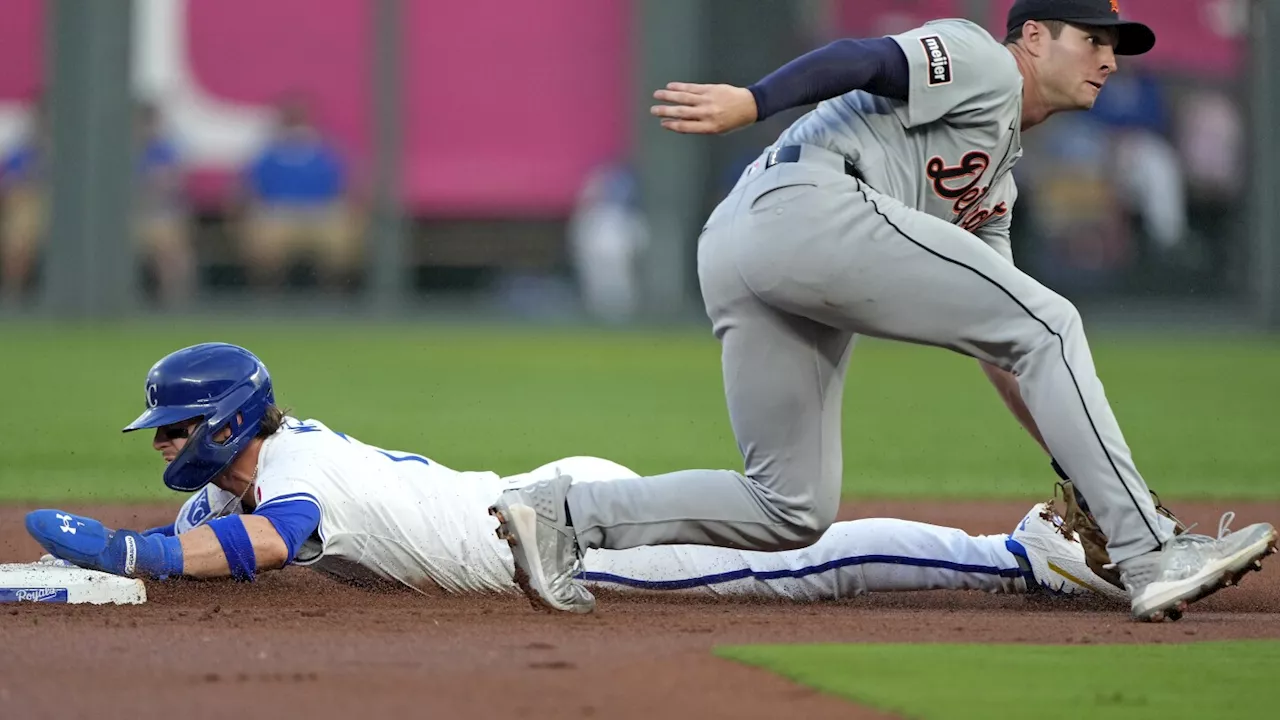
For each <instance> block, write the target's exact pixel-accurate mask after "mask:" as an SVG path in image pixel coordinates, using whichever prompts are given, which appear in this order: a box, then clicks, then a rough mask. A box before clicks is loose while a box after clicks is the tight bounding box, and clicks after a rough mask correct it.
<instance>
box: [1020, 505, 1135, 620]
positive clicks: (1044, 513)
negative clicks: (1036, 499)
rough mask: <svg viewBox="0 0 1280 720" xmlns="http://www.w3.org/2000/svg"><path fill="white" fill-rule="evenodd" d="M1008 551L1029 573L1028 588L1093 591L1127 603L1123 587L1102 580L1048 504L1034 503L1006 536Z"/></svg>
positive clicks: (1064, 592) (1076, 592)
mask: <svg viewBox="0 0 1280 720" xmlns="http://www.w3.org/2000/svg"><path fill="white" fill-rule="evenodd" d="M1007 545H1008V547H1009V551H1010V552H1012V553H1013V554H1014V555H1016V556H1018V558H1019V564H1024V563H1025V567H1026V569H1027V571H1028V573H1029V577H1026V581H1027V589H1028V591H1031V592H1047V593H1048V594H1050V595H1076V596H1081V595H1085V594H1096V595H1101V596H1103V597H1106V598H1108V599H1111V600H1115V601H1117V602H1127V601H1128V600H1129V596H1128V594H1126V593H1125V591H1124V590H1121V589H1120V588H1118V587H1116V586H1115V585H1112V584H1111V583H1109V582H1107V581H1106V580H1103V579H1102V578H1101V577H1099V576H1098V574H1097V573H1095V572H1094V571H1093V570H1091V569H1089V565H1088V563H1086V562H1085V556H1084V546H1082V545H1081V544H1080V542H1079V540H1078V539H1077V538H1076V535H1075V533H1073V532H1071V531H1070V530H1067V529H1066V528H1064V527H1063V526H1062V518H1060V517H1058V515H1057V513H1055V512H1053V510H1052V509H1051V508H1049V506H1048V504H1047V503H1036V504H1035V505H1033V506H1032V507H1031V511H1030V512H1028V513H1027V515H1026V517H1024V518H1022V522H1020V523H1018V526H1017V527H1016V528H1014V530H1013V532H1012V533H1010V535H1009V541H1008V543H1007Z"/></svg>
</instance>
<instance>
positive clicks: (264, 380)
mask: <svg viewBox="0 0 1280 720" xmlns="http://www.w3.org/2000/svg"><path fill="white" fill-rule="evenodd" d="M144 387H145V392H146V404H147V409H146V410H144V411H143V412H142V414H141V415H139V416H138V419H137V420H134V421H133V422H132V423H129V425H128V426H127V427H125V429H124V432H130V431H133V430H142V429H149V428H158V427H163V426H165V425H172V424H174V423H179V422H182V421H184V420H193V419H196V418H203V420H204V421H203V422H202V423H200V424H199V425H197V426H196V429H195V431H194V432H192V433H191V436H190V437H189V438H188V439H187V444H186V446H185V447H183V448H182V450H181V451H180V452H179V453H178V455H177V457H175V458H174V459H173V461H172V462H170V463H169V465H168V467H166V468H165V469H164V484H165V485H168V486H169V487H170V488H173V489H174V490H181V491H183V492H195V491H196V490H199V489H200V488H202V487H204V486H205V485H207V484H209V482H210V481H211V480H213V479H214V478H215V477H217V476H218V474H219V473H221V472H223V471H224V470H226V469H227V467H228V466H229V465H230V464H231V461H232V460H234V459H235V457H236V455H238V454H240V451H241V450H244V448H245V446H246V445H247V444H248V443H249V441H250V440H252V439H253V437H254V435H256V434H257V432H258V430H259V428H261V427H262V419H263V417H264V416H265V415H266V412H267V408H269V407H271V406H272V405H273V404H274V403H275V394H274V392H273V391H272V388H271V375H270V374H269V373H268V372H267V366H266V365H263V364H262V361H261V360H259V359H258V358H257V357H256V356H255V355H254V354H253V353H251V352H249V351H248V350H245V349H244V348H242V347H239V346H236V345H229V344H227V343H204V344H201V345H193V346H191V347H188V348H183V349H181V350H178V351H176V352H173V353H170V354H168V355H166V356H164V357H163V358H161V359H160V361H159V362H157V363H156V364H155V365H153V366H151V371H150V372H148V373H147V382H146V385H145V386H144ZM224 428H230V430H231V436H230V437H228V438H226V439H225V440H223V441H222V442H215V441H214V436H215V435H217V434H218V433H219V432H220V431H221V430H223V429H224Z"/></svg>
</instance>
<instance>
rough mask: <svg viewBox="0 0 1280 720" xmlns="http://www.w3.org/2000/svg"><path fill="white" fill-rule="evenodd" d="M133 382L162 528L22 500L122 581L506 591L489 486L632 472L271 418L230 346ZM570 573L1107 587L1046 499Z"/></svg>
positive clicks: (653, 585) (593, 557)
mask: <svg viewBox="0 0 1280 720" xmlns="http://www.w3.org/2000/svg"><path fill="white" fill-rule="evenodd" d="M145 394H146V406H147V407H146V410H145V411H144V412H143V413H142V415H141V416H139V417H138V418H137V419H136V420H135V421H134V422H133V423H131V424H130V425H129V426H128V427H127V428H125V430H126V431H132V430H141V429H148V430H153V431H154V435H153V439H152V445H153V447H154V448H155V450H156V451H158V452H159V453H160V454H161V455H162V456H163V457H164V460H165V462H166V467H165V471H164V482H165V484H166V485H168V486H169V487H170V488H173V489H176V490H181V491H188V492H192V493H193V494H192V495H191V497H190V498H189V499H188V500H187V501H186V503H185V504H184V505H183V506H182V508H181V510H180V511H179V513H178V516H177V519H176V521H175V523H174V524H173V525H170V526H166V527H161V528H153V529H151V530H148V531H145V532H134V531H129V530H112V529H108V528H106V527H104V526H103V525H102V524H101V523H100V522H98V521H96V520H94V519H92V518H88V517H83V516H78V515H74V514H71V513H66V512H63V511H60V510H36V511H33V512H31V513H30V514H29V515H28V516H27V528H28V531H29V532H30V533H31V535H32V536H33V537H34V538H35V539H36V540H37V541H39V542H40V544H41V545H42V546H43V547H44V548H45V549H46V550H47V551H48V552H50V553H51V554H53V555H54V556H56V557H57V558H61V559H63V560H66V561H69V562H71V563H74V564H76V565H79V566H81V567H85V568H89V569H93V570H103V571H106V572H110V573H115V574H117V575H125V576H131V577H150V578H165V577H172V576H181V575H185V576H191V577H225V576H232V577H235V578H238V579H244V580H252V579H253V578H254V577H255V576H256V574H257V573H259V572H263V571H267V570H271V569H275V568H280V567H283V566H285V565H289V564H297V565H304V566H308V567H310V568H313V569H315V570H317V571H321V572H324V573H326V574H329V575H332V576H336V577H338V578H340V579H343V580H346V581H353V582H369V581H373V582H378V581H381V582H387V581H390V582H394V583H400V584H403V585H406V586H408V587H410V588H414V589H417V590H419V591H424V592H425V591H430V590H433V589H437V588H439V589H443V590H445V591H449V592H508V591H509V592H514V591H515V589H516V585H515V583H514V581H513V575H514V572H515V566H514V562H513V559H512V555H511V552H510V549H509V547H508V545H507V543H505V542H503V541H501V540H499V539H498V538H497V537H496V535H495V533H494V529H495V528H496V523H495V521H494V519H493V518H492V517H490V516H489V514H488V513H487V508H488V507H489V505H490V504H492V503H493V501H494V499H495V498H497V497H498V496H499V495H500V494H501V493H502V491H503V490H504V489H505V488H508V487H519V486H523V485H526V484H528V483H530V482H534V481H537V480H539V479H546V478H550V477H555V476H556V474H557V472H571V473H573V475H574V476H575V477H577V478H578V480H577V481H578V482H581V483H590V482H596V481H600V482H604V481H608V482H616V481H617V478H625V477H635V476H636V475H635V473H633V472H631V471H630V470H628V469H626V468H624V467H622V466H620V465H618V464H616V463H613V462H610V461H608V460H603V459H600V458H590V457H574V458H565V459H563V460H559V461H556V462H555V463H552V464H549V465H546V466H544V467H541V468H538V469H536V470H534V471H532V472H530V473H526V474H523V475H517V476H514V477H509V478H505V479H504V478H500V477H499V476H498V475H496V474H494V473H491V472H458V471H455V470H452V469H450V468H447V467H445V466H444V465H441V464H440V463H439V462H436V461H435V460H433V459H428V458H426V457H424V456H421V455H416V454H412V453H405V452H395V451H389V450H383V449H380V448H377V447H373V446H371V445H367V444H365V443H362V442H360V441H359V440H356V439H355V438H352V437H349V436H346V435H344V434H342V433H340V432H336V431H334V430H331V429H329V428H328V427H326V426H325V425H324V424H323V423H321V422H319V421H316V420H306V421H301V420H298V419H296V418H293V417H289V416H286V415H285V414H284V413H283V412H282V411H281V410H280V409H279V408H278V407H277V406H276V405H275V397H274V390H273V386H272V382H271V376H270V374H269V373H268V371H267V368H266V367H265V366H264V365H263V364H262V363H261V362H260V361H259V359H258V358H257V357H255V356H254V355H253V354H252V353H250V352H249V351H248V350H246V349H244V348H240V347H237V346H234V345H226V344H220V343H210V344H204V345H197V346H193V347H190V348H185V349H182V350H179V351H177V352H174V353H172V354H170V355H168V356H166V357H165V358H163V359H161V360H160V361H159V362H158V363H156V365H155V366H153V367H152V368H151V370H150V372H149V373H148V375H147V379H146V383H145ZM580 579H581V580H583V581H584V582H586V583H588V584H590V585H592V586H593V587H612V588H616V589H619V590H622V591H635V592H646V591H685V592H691V593H699V594H704V595H726V596H728V595H733V596H744V597H759V598H784V599H790V600H821V599H833V598H843V597H851V596H855V595H859V594H862V593H867V592H878V591H900V590H930V589H947V588H955V589H975V590H982V591H987V592H993V593H1024V592H1036V593H1040V594H1050V595H1073V594H1082V593H1086V592H1097V593H1099V594H1101V595H1103V596H1106V597H1113V598H1114V597H1115V596H1117V595H1119V596H1121V597H1123V593H1121V592H1120V591H1119V590H1118V589H1116V588H1114V587H1112V586H1111V585H1108V584H1107V583H1106V582H1105V581H1103V580H1102V579H1101V578H1099V577H1098V576H1097V575H1095V574H1093V573H1092V572H1091V571H1090V570H1089V568H1088V566H1087V565H1086V561H1085V556H1084V551H1083V549H1082V547H1081V545H1080V543H1079V542H1076V540H1075V538H1074V535H1073V534H1072V533H1071V532H1069V531H1064V529H1063V528H1062V527H1061V520H1059V519H1058V518H1057V517H1056V516H1055V515H1054V513H1053V511H1052V509H1051V508H1048V507H1047V506H1046V505H1045V504H1038V505H1036V506H1035V507H1033V508H1032V510H1031V512H1030V513H1028V514H1027V516H1026V517H1025V518H1023V520H1022V522H1020V523H1019V524H1018V526H1017V527H1016V528H1015V529H1014V531H1013V532H1012V533H1011V534H1009V535H1003V534H1001V535H988V536H971V535H968V534H966V533H964V532H962V531H960V530H956V529H953V528H945V527H938V526H934V525H928V524H924V523H917V522H908V521H905V520H893V519H870V520H858V521H853V522H842V523H836V524H835V525H833V526H832V528H831V529H830V530H829V531H828V532H827V533H826V534H825V535H824V536H823V537H822V539H821V540H820V541H819V542H817V543H816V544H814V545H812V546H810V547H807V548H804V549H799V550H793V551H789V552H782V553H758V552H744V551H738V550H731V549H724V548H715V547H705V546H675V545H668V546H664V547H645V548H636V549H633V550H622V551H611V550H594V551H591V552H589V553H587V555H586V558H585V569H584V571H583V572H582V573H581V575H580Z"/></svg>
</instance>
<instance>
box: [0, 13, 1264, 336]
mask: <svg viewBox="0 0 1280 720" xmlns="http://www.w3.org/2000/svg"><path fill="white" fill-rule="evenodd" d="M1010 4H1011V0H791V1H788V2H783V1H773V0H538V1H537V2H515V1H514V0H466V1H465V2H462V1H452V2H446V1H445V0H270V2H263V1H262V0H94V1H93V2H88V1H86V0H0V6H2V8H3V13H2V15H3V18H4V20H3V22H0V249H2V250H3V252H0V278H2V287H0V297H2V298H3V300H2V302H3V305H2V306H0V314H2V315H5V316H10V317H13V316H19V317H25V316H35V317H49V316H54V317H73V318H75V317H81V318H119V317H131V316H135V315H154V314H157V313H159V314H165V313H173V314H175V315H179V314H183V313H193V312H195V313H223V314H238V313H246V312H268V313H274V314H279V315H284V316H288V315H292V314H301V313H322V314H354V315H359V316H372V317H386V318H402V317H425V316H430V315H432V313H433V312H440V313H448V314H452V315H455V316H458V317H463V318H465V317H472V316H476V317H478V316H480V315H485V314H488V315H497V316H501V317H507V318H511V317H515V318H523V319H528V320H549V321H563V320H569V321H579V320H591V321H595V322H605V323H611V324H620V325H625V324H633V323H680V322H688V321H694V322H697V321H699V320H700V318H701V307H700V303H699V299H698V291H697V278H696V274H695V272H694V266H693V257H694V251H695V243H696V238H697V234H698V231H699V229H700V227H701V223H702V222H703V220H704V218H705V216H706V214H707V213H708V212H709V211H710V209H711V208H712V207H713V206H714V204H715V203H716V202H717V201H718V200H719V199H720V198H721V197H722V196H723V195H724V193H725V192H726V191H727V190H728V188H729V186H730V184H731V183H732V181H733V179H734V178H735V177H736V175H737V173H738V172H739V171H740V169H741V168H742V167H743V166H745V164H746V163H747V162H749V161H750V159H751V158H752V157H754V155H755V154H757V153H758V152H759V150H760V148H761V147H763V146H764V145H767V144H768V143H770V142H771V141H772V140H773V139H774V138H775V137H776V136H777V134H778V133H779V132H780V131H781V130H782V129H783V128H784V127H785V126H786V124H787V123H789V122H790V121H791V120H793V119H794V118H795V117H797V116H798V115H799V114H800V113H802V112H803V111H804V109H799V110H796V111H793V112H790V113H787V114H785V115H783V116H780V117H777V118H773V119H770V120H769V121H766V122H764V123H760V124H759V125H757V126H755V127H752V128H749V129H747V130H744V131H742V132H739V133H734V134H732V135H729V136H726V137H720V138H693V137H682V136H676V135H674V134H671V133H667V132H665V131H662V130H661V129H660V128H659V127H658V126H657V124H656V122H654V121H653V119H652V118H651V117H650V116H649V115H648V107H649V105H650V104H651V101H650V93H651V92H652V90H653V89H655V88H657V87H660V86H661V85H663V84H664V83H666V82H667V81H670V80H690V81H702V82H729V83H734V84H738V85H746V84H748V83H750V82H752V81H754V80H756V79H758V78H759V77H761V76H763V75H764V74H766V73H768V72H770V71H771V70H773V69H774V68H776V67H777V66H778V65H780V64H782V63H784V62H786V61H787V60H789V59H790V58H792V57H794V56H796V55H798V54H801V53H803V52H805V51H806V50H808V49H811V48H813V47H817V46H819V45H821V44H824V43H826V42H828V41H830V40H833V39H836V38H838V37H842V36H871V35H882V34H887V33H892V32H897V31H900V30H904V29H907V28H910V27H913V26H915V25H918V24H920V23H922V22H924V21H926V20H928V19H931V18H935V17H944V16H965V17H969V18H971V19H974V20H975V21H978V22H980V23H982V24H983V25H984V26H986V27H987V28H988V29H989V30H990V31H991V32H992V33H993V34H994V35H997V36H998V37H1002V36H1003V32H1004V30H1003V26H1004V22H1003V20H1004V15H1005V12H1006V11H1007V9H1008V7H1009V5H1010ZM1121 4H1122V10H1123V12H1124V13H1125V14H1126V16H1129V17H1132V18H1135V19H1140V20H1143V21H1145V22H1147V23H1149V24H1150V25H1152V26H1153V27H1154V28H1155V29H1156V31H1157V34H1158V36H1159V43H1158V44H1157V47H1156V50H1155V51H1153V52H1152V53H1151V54H1149V55H1148V56H1144V57H1142V58H1135V59H1129V58H1122V60H1121V73H1120V74H1118V75H1117V76H1116V77H1114V78H1113V79H1112V81H1111V82H1109V83H1108V86H1107V88H1106V89H1105V91H1104V92H1103V93H1102V96H1101V100H1100V102H1099V105H1098V107H1097V108H1095V109H1094V110H1093V111H1092V112H1090V113H1082V114H1077V115H1073V116H1060V117H1057V118H1054V119H1053V120H1051V121H1050V122H1049V123H1047V124H1046V125H1045V126H1043V127H1041V128H1037V129H1036V130H1035V131H1033V132H1031V133H1029V134H1028V135H1027V136H1026V137H1025V142H1026V145H1027V153H1026V155H1025V156H1024V159H1023V160H1022V161H1021V163H1020V164H1019V166H1018V168H1017V170H1016V171H1015V172H1016V174H1017V178H1018V183H1019V188H1020V198H1019V202H1018V205H1017V208H1016V211H1015V213H1014V251H1015V256H1016V257H1017V258H1018V261H1019V264H1020V265H1021V266H1022V267H1023V268H1024V269H1025V270H1026V271H1028V272H1029V273H1031V274H1032V275H1034V276H1036V277H1037V278H1039V279H1041V280H1042V281H1044V282H1045V283H1047V284H1049V285H1050V286H1052V287H1054V288H1055V289H1058V290H1059V291H1060V292H1063V293H1064V294H1066V295H1068V296H1069V297H1071V298H1073V299H1074V300H1076V301H1077V302H1078V303H1080V304H1081V305H1082V306H1083V307H1084V308H1085V309H1086V311H1090V310H1092V311H1096V312H1097V313H1117V312H1119V313H1122V314H1130V315H1132V316H1133V317H1135V318H1138V319H1139V320H1143V319H1161V320H1174V321H1193V320H1194V321H1207V322H1209V323H1212V324H1229V325H1248V326H1258V327H1268V328H1272V329H1275V328H1280V293H1277V289H1276V286H1277V284H1280V251H1278V250H1277V247H1278V241H1277V240H1276V237H1277V230H1280V201H1277V199H1276V198H1275V197H1273V195H1274V193H1275V188H1276V187H1277V185H1276V168H1275V166H1276V164H1277V163H1276V160H1277V159H1278V158H1280V144H1278V143H1280V141H1278V140H1275V139H1273V138H1272V134H1273V131H1274V129H1275V128H1277V127H1280V122H1278V120H1280V117H1278V113H1280V92H1278V91H1280V87H1277V85H1278V84H1280V52H1276V51H1274V49H1273V48H1272V47H1271V46H1270V40H1269V38H1275V37H1280V3H1274V2H1271V0H1267V1H1266V2H1264V1H1263V0H1122V2H1121Z"/></svg>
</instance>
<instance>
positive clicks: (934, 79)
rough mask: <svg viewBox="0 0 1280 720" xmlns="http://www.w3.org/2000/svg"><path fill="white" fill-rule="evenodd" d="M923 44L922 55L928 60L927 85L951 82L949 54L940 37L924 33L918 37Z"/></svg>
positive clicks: (932, 85)
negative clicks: (923, 35)
mask: <svg viewBox="0 0 1280 720" xmlns="http://www.w3.org/2000/svg"><path fill="white" fill-rule="evenodd" d="M920 44H921V45H923V46H924V56H925V59H926V60H928V62H929V79H928V82H927V84H928V86H929V87H934V86H936V85H949V84H950V83H951V54H950V53H948V52H947V46H946V45H944V44H943V42H942V38H941V37H939V36H937V35H926V36H925V37H922V38H920Z"/></svg>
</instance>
